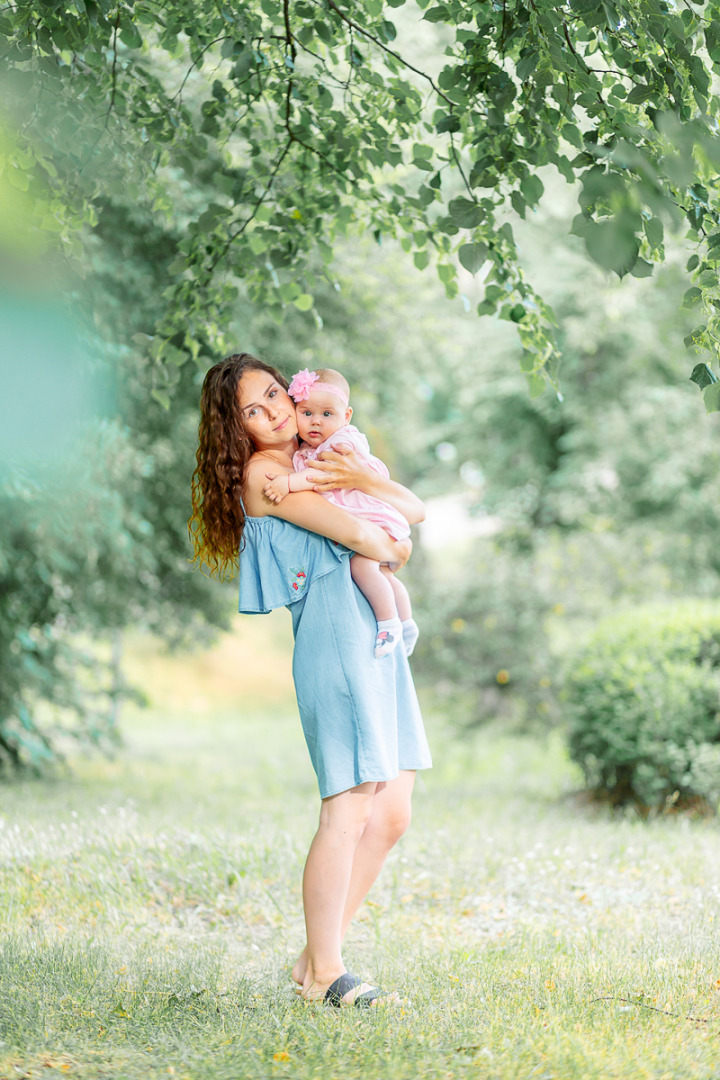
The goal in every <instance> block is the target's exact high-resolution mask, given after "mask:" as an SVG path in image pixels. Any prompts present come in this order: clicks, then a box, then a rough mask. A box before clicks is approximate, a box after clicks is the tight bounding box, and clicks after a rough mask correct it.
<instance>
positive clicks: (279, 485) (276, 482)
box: [263, 473, 290, 505]
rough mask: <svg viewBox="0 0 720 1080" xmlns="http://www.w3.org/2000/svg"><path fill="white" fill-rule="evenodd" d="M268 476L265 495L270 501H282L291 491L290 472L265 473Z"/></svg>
mask: <svg viewBox="0 0 720 1080" xmlns="http://www.w3.org/2000/svg"><path fill="white" fill-rule="evenodd" d="M265 475H266V476H267V478H268V483H267V484H266V485H265V487H264V488H263V495H264V496H265V498H266V499H269V500H270V502H273V503H275V504H276V505H277V504H278V503H281V502H282V501H283V499H284V498H285V496H286V495H288V494H289V492H290V474H289V473H279V474H278V473H265Z"/></svg>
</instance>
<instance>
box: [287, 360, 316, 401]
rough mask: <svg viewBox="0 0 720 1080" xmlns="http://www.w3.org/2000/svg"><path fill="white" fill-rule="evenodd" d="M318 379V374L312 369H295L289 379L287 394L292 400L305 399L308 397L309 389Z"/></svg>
mask: <svg viewBox="0 0 720 1080" xmlns="http://www.w3.org/2000/svg"><path fill="white" fill-rule="evenodd" d="M318 379H319V376H318V375H317V374H316V373H315V372H314V371H309V370H308V369H307V368H303V369H302V371H297V372H296V373H295V374H294V375H293V377H292V379H291V380H290V385H289V386H288V394H289V395H290V397H291V398H292V399H293V400H294V401H305V399H306V398H309V397H310V391H311V390H312V388H313V385H314V383H316V382H317V381H318Z"/></svg>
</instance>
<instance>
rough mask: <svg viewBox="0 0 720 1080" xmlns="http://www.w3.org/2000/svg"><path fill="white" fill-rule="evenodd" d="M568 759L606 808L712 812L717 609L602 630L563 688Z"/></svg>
mask: <svg viewBox="0 0 720 1080" xmlns="http://www.w3.org/2000/svg"><path fill="white" fill-rule="evenodd" d="M563 697H564V701H565V707H566V710H567V716H568V721H569V733H568V738H569V748H570V755H571V757H572V758H573V760H575V761H576V762H577V763H578V764H579V765H580V766H581V768H582V769H583V772H584V774H585V779H586V782H587V785H588V787H589V788H591V789H592V790H594V791H595V792H596V793H598V794H603V795H605V796H607V797H608V798H609V799H610V800H611V801H612V802H613V803H616V804H621V803H628V802H633V803H636V804H640V805H642V806H644V807H648V808H659V807H663V806H666V805H668V804H669V803H675V802H677V803H679V804H680V805H683V804H685V805H687V804H700V805H702V806H704V807H708V808H713V809H715V808H717V805H718V801H719V800H720V604H718V603H714V602H705V601H686V602H683V603H680V604H674V605H672V606H667V605H663V606H660V605H658V606H654V607H646V608H640V609H638V610H636V611H633V612H629V613H626V614H623V615H617V616H612V617H610V618H606V619H604V620H602V621H601V622H600V623H599V624H598V626H597V627H596V629H595V631H594V633H593V634H592V636H591V637H590V639H589V640H588V641H587V642H586V643H585V644H584V646H583V647H582V649H581V650H579V651H578V652H577V653H575V654H574V656H573V659H572V661H571V664H570V665H569V668H568V671H567V673H566V676H565V681H564V694H563Z"/></svg>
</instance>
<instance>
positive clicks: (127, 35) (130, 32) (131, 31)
mask: <svg viewBox="0 0 720 1080" xmlns="http://www.w3.org/2000/svg"><path fill="white" fill-rule="evenodd" d="M120 40H121V41H122V43H123V45H127V47H128V48H129V49H139V48H140V46H141V45H142V38H141V36H140V34H139V33H138V30H137V27H136V26H135V24H134V23H132V22H127V23H125V25H124V26H123V28H122V30H121V31H120Z"/></svg>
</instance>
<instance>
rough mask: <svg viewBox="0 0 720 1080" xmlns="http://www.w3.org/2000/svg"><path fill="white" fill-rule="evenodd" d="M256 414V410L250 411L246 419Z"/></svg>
mask: <svg viewBox="0 0 720 1080" xmlns="http://www.w3.org/2000/svg"><path fill="white" fill-rule="evenodd" d="M256 412H257V409H251V410H250V412H249V413H248V418H250V417H251V416H254V415H255V413H256Z"/></svg>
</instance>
